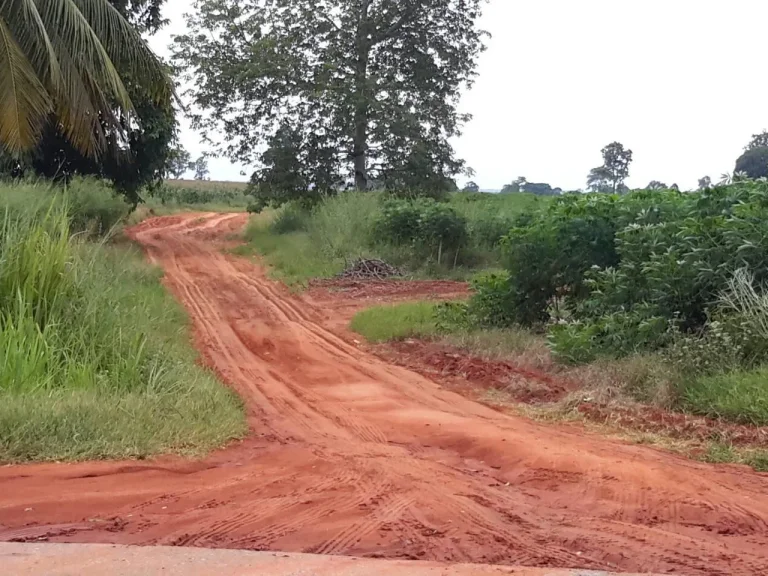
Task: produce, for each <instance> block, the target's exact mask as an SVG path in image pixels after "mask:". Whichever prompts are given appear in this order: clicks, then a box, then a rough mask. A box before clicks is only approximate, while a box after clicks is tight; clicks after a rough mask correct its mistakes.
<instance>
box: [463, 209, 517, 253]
mask: <svg viewBox="0 0 768 576" xmlns="http://www.w3.org/2000/svg"><path fill="white" fill-rule="evenodd" d="M514 224H515V223H514V221H513V220H512V219H510V218H505V217H503V216H489V217H487V218H483V219H480V220H476V221H474V222H472V223H471V224H470V228H469V236H470V238H471V239H472V242H473V244H474V245H476V246H478V247H480V248H486V249H495V248H498V247H499V246H500V245H501V241H502V240H503V239H504V237H505V236H506V235H507V234H509V231H510V230H511V229H512V227H513V226H514Z"/></svg>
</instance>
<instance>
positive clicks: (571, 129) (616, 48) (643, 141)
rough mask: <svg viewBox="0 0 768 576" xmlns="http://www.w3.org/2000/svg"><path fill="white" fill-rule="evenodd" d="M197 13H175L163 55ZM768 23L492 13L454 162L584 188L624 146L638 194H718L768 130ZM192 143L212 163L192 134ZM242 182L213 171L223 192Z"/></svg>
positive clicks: (551, 0) (676, 3)
mask: <svg viewBox="0 0 768 576" xmlns="http://www.w3.org/2000/svg"><path fill="white" fill-rule="evenodd" d="M189 5H190V3H189V2H187V1H186V0H168V3H167V5H166V8H165V15H166V17H167V18H169V19H170V21H171V24H170V25H169V26H168V27H167V28H166V29H165V30H164V31H163V32H162V33H160V34H158V35H157V36H155V37H154V38H152V39H151V43H152V45H153V47H154V48H155V50H157V51H158V52H159V53H160V54H163V55H165V54H167V45H168V43H169V41H170V36H171V35H172V34H178V33H180V32H183V30H184V21H183V18H182V13H183V12H184V11H186V10H188V9H189ZM766 22H768V2H766V1H765V0H620V1H618V0H578V1H574V0H491V2H490V4H489V5H488V6H487V7H486V8H485V14H484V16H483V19H482V21H481V22H480V26H481V27H482V28H484V29H486V30H488V31H490V32H491V33H492V34H493V39H492V40H490V41H489V43H488V51H487V52H486V53H485V54H483V56H482V57H481V60H480V62H479V68H478V71H479V73H480V76H479V78H478V79H477V82H476V83H475V86H474V87H473V89H472V90H471V91H469V92H468V93H467V94H465V96H464V99H463V102H462V109H463V110H465V111H467V112H470V113H471V114H473V115H474V119H473V120H472V121H471V122H470V123H469V124H468V125H467V126H466V127H465V129H464V135H463V136H462V137H461V138H460V139H458V140H457V141H456V142H455V146H456V150H457V152H458V153H459V155H460V156H461V157H463V158H465V159H466V160H467V162H468V164H469V165H470V166H471V167H472V168H474V169H475V171H476V172H477V174H476V177H475V180H476V181H477V183H478V184H479V185H480V186H481V187H482V188H485V189H488V188H501V187H502V186H503V185H504V184H505V183H508V182H511V181H512V180H514V179H515V178H516V177H518V176H525V177H526V178H527V179H528V180H529V181H532V182H549V183H550V184H552V186H559V187H561V188H564V189H578V188H583V187H585V185H586V175H587V173H588V172H589V170H590V169H591V168H593V167H595V166H598V165H600V164H601V157H600V149H601V148H602V147H603V146H604V145H606V144H608V143H610V142H613V141H614V140H618V141H620V142H622V143H623V144H624V145H625V146H627V147H628V148H631V149H632V150H633V151H634V159H635V160H634V163H633V164H632V166H631V168H630V179H629V181H628V184H629V186H630V187H644V186H645V185H646V184H647V183H648V182H649V181H651V180H661V181H662V182H665V183H667V184H672V183H677V184H679V185H680V187H681V188H683V189H689V188H694V187H695V186H696V183H697V180H698V178H700V177H702V176H704V175H709V176H711V177H712V179H713V180H717V179H718V178H719V176H720V175H721V174H722V173H724V172H731V171H733V166H734V163H735V160H736V158H737V157H738V156H739V155H740V154H741V152H742V150H743V147H744V146H745V145H746V144H747V142H748V141H749V138H750V136H751V135H752V134H753V133H757V132H760V131H761V130H763V129H766V128H768V81H767V80H766V78H765V74H766V60H767V59H768V48H766V42H765V25H766ZM183 142H184V144H185V146H186V147H187V149H188V150H190V151H191V152H192V153H193V156H194V155H195V154H197V153H200V152H202V151H203V150H204V148H203V146H202V145H201V143H200V141H199V138H198V137H197V136H196V135H195V134H194V133H193V132H191V131H190V130H189V129H188V128H187V127H186V123H185V128H184V132H183ZM241 170H242V168H241V167H236V166H232V165H231V164H230V163H229V162H228V161H226V160H225V159H217V160H212V161H211V178H212V179H215V180H243V179H245V177H244V176H241V175H240V171H241ZM247 172H248V174H249V175H250V172H251V170H250V169H249V170H247Z"/></svg>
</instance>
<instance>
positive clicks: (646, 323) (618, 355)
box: [246, 180, 768, 459]
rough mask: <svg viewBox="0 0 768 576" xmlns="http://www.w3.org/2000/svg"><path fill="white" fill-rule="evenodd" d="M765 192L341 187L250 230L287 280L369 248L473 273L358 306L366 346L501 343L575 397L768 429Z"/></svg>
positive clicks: (741, 188)
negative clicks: (395, 191) (441, 300)
mask: <svg viewBox="0 0 768 576" xmlns="http://www.w3.org/2000/svg"><path fill="white" fill-rule="evenodd" d="M766 198H768V184H766V183H763V182H759V181H749V180H744V181H740V182H736V183H734V184H732V185H728V186H720V187H715V188H708V189H706V190H702V191H699V192H693V193H683V192H679V191H677V190H642V191H636V192H631V193H626V194H622V195H611V194H601V193H595V194H588V195H584V194H567V195H563V196H560V197H557V198H554V199H543V198H537V197H533V196H528V195H524V194H509V195H499V196H488V195H483V194H453V195H451V196H450V198H449V199H448V200H447V201H438V200H430V199H424V198H421V199H402V198H396V197H395V198H393V197H392V196H388V195H386V194H374V193H368V194H363V193H344V194H341V195H339V196H336V197H332V198H329V199H327V200H324V201H321V202H319V203H318V204H316V205H314V207H312V208H301V207H300V205H297V204H295V203H294V204H289V205H287V206H285V207H283V208H281V209H279V210H278V211H277V212H276V213H274V215H273V217H266V216H264V215H262V216H259V217H256V218H254V222H253V223H252V224H251V226H250V227H249V229H248V231H247V233H246V236H247V238H248V240H249V242H250V244H251V246H253V247H255V248H256V249H257V250H259V251H261V252H262V253H263V254H264V255H265V259H266V261H267V262H268V263H269V264H270V265H272V266H273V267H274V268H275V273H276V275H278V276H281V277H283V278H285V279H286V280H288V281H289V282H305V281H306V280H307V279H309V278H311V277H318V276H326V277H327V276H332V275H334V274H336V273H338V272H340V271H341V270H342V269H343V268H344V266H345V264H346V263H348V262H350V261H351V260H353V259H354V258H356V257H360V256H366V257H378V258H382V259H384V260H386V261H388V262H390V263H391V264H394V265H397V266H400V267H403V268H405V269H406V270H408V271H409V272H411V273H413V274H414V275H416V276H428V277H444V276H455V277H458V278H462V277H471V278H472V286H473V296H472V297H471V298H470V299H469V300H468V301H466V302H458V303H447V304H441V305H435V304H434V303H408V304H403V305H397V306H387V307H383V308H374V309H372V310H367V311H364V312H361V313H360V314H359V315H358V316H357V317H356V318H355V319H354V320H353V323H352V328H353V330H355V331H357V332H359V333H360V334H362V335H363V336H365V337H366V338H367V339H368V340H370V341H371V342H383V341H390V340H402V339H407V338H427V339H433V340H434V339H437V340H440V341H442V342H444V343H451V344H452V345H456V346H459V347H463V348H465V349H467V350H469V351H472V352H475V353H482V354H485V351H486V350H487V349H488V348H489V347H492V346H493V345H492V344H491V341H492V340H495V342H496V344H497V346H496V348H497V349H498V348H499V346H498V342H503V343H504V344H503V345H502V346H501V351H500V353H501V354H502V355H503V356H504V357H506V358H514V359H515V360H516V361H518V362H520V361H522V360H524V362H525V363H527V364H532V365H535V367H536V368H543V369H545V370H547V371H552V372H556V373H563V374H564V373H568V374H570V375H571V377H574V378H576V379H577V380H579V381H580V382H581V383H582V388H581V389H580V390H578V391H577V392H575V393H574V397H572V398H569V399H568V401H567V402H566V404H568V405H569V406H571V407H573V406H575V405H577V404H578V398H582V399H583V398H590V400H591V401H597V402H600V403H603V404H605V405H614V404H617V403H622V402H630V403H641V404H644V405H650V406H654V407H657V408H659V409H664V410H670V411H676V412H681V413H688V414H691V415H698V416H703V417H707V418H710V419H714V420H722V421H726V422H732V423H734V424H742V425H750V426H768V387H766V385H765V375H766V370H768V328H766V327H768V296H766V295H765V292H764V286H765V283H766V282H768V277H766V270H768V266H767V264H768V241H767V240H766V239H765V238H766V236H765V233H764V222H765V221H766V220H767V219H768V212H766V210H768V209H767V208H766V206H768V202H767V201H766ZM507 336H508V337H507ZM521 359H522V360H521ZM574 398H575V399H576V400H575V404H574ZM758 456H759V454H758ZM758 456H756V458H758ZM758 459H759V458H758Z"/></svg>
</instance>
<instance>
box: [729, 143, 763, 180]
mask: <svg viewBox="0 0 768 576" xmlns="http://www.w3.org/2000/svg"><path fill="white" fill-rule="evenodd" d="M734 171H735V172H736V174H739V173H740V172H743V173H744V175H746V177H747V178H752V179H757V178H766V177H768V146H760V147H757V148H750V149H749V150H747V151H746V152H744V154H742V155H741V157H740V158H739V159H738V160H737V161H736V168H734Z"/></svg>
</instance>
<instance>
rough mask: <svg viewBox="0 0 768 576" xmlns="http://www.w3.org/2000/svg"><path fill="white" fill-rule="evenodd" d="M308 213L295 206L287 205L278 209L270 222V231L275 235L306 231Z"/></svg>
mask: <svg viewBox="0 0 768 576" xmlns="http://www.w3.org/2000/svg"><path fill="white" fill-rule="evenodd" d="M308 220H309V213H308V212H307V211H306V209H305V208H303V207H301V206H299V205H297V204H287V205H285V206H283V207H282V208H280V210H278V212H277V216H275V219H274V220H272V224H271V225H270V229H271V231H272V232H274V233H275V234H289V233H290V232H299V231H303V230H306V229H307V226H308Z"/></svg>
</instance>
